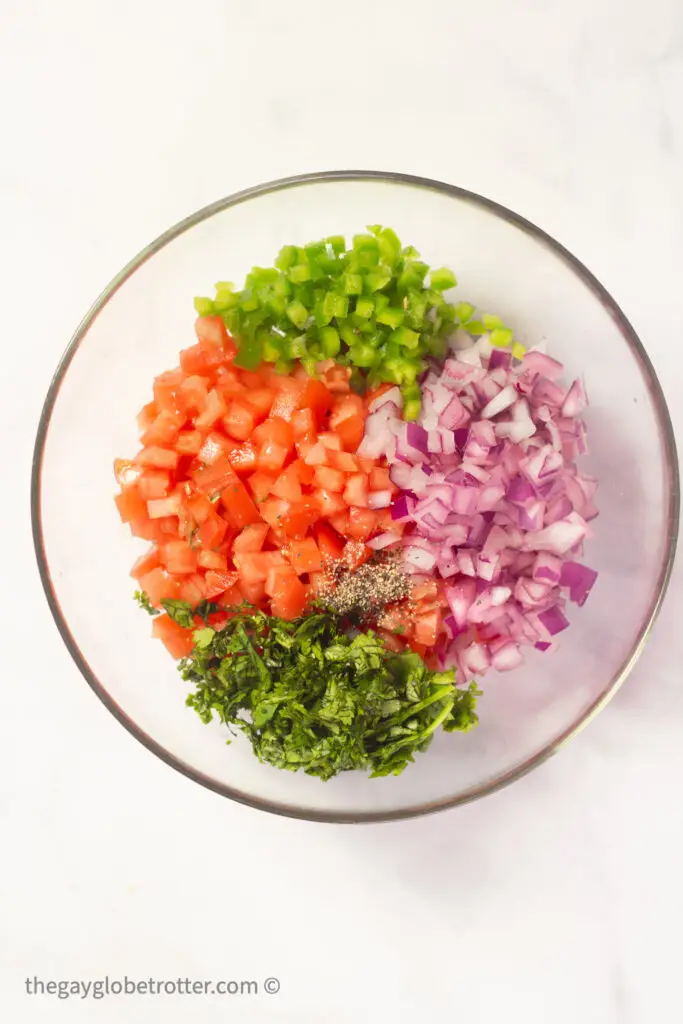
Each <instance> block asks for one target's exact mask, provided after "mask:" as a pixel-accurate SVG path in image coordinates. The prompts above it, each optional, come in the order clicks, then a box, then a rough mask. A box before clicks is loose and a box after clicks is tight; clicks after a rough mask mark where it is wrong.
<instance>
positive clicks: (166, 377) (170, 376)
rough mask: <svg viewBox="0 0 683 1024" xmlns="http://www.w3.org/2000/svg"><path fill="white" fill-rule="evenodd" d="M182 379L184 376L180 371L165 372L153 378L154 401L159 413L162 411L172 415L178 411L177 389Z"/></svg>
mask: <svg viewBox="0 0 683 1024" xmlns="http://www.w3.org/2000/svg"><path fill="white" fill-rule="evenodd" d="M184 379H185V374H184V372H183V370H182V369H177V370H167V371H166V373H160V374H159V376H158V377H155V378H154V387H153V391H154V401H155V402H156V404H157V408H158V409H159V412H161V410H162V409H167V410H168V411H169V412H173V413H175V412H178V411H180V404H179V402H178V389H179V388H180V385H181V384H182V383H183V381H184Z"/></svg>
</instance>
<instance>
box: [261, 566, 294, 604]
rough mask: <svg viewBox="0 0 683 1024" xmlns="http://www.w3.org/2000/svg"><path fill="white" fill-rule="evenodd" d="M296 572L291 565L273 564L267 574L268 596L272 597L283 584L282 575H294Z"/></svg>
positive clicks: (266, 586)
mask: <svg viewBox="0 0 683 1024" xmlns="http://www.w3.org/2000/svg"><path fill="white" fill-rule="evenodd" d="M292 575H294V572H293V570H292V567H291V565H272V566H271V567H270V569H269V570H268V575H267V576H266V582H265V588H266V594H267V595H268V597H272V596H273V594H275V593H276V592H277V591H278V590H279V589H280V586H281V582H280V579H279V577H280V576H292Z"/></svg>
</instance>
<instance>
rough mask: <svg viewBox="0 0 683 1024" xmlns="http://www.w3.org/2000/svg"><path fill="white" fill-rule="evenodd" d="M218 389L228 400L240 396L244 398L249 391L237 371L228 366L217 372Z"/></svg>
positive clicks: (220, 368)
mask: <svg viewBox="0 0 683 1024" xmlns="http://www.w3.org/2000/svg"><path fill="white" fill-rule="evenodd" d="M216 389H217V390H218V391H220V393H221V394H222V395H223V398H226V399H228V398H236V397H237V396H238V395H241V396H242V397H244V395H245V394H246V391H247V388H246V386H245V385H244V384H243V383H242V381H241V380H240V378H239V377H238V376H237V373H236V372H235V370H234V369H228V367H226V366H219V367H218V369H217V370H216Z"/></svg>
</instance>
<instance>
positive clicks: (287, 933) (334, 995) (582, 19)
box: [0, 0, 683, 1024]
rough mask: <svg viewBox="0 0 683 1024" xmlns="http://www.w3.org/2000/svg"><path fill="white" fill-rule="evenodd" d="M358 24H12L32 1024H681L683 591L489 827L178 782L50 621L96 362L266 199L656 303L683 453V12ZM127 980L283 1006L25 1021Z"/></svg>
mask: <svg viewBox="0 0 683 1024" xmlns="http://www.w3.org/2000/svg"><path fill="white" fill-rule="evenodd" d="M330 6H331V5H330ZM327 7H328V5H326V4H321V3H320V2H318V0H298V2H296V3H290V4H283V3H279V2H278V3H275V2H272V0H270V2H262V3H256V4H248V3H247V2H246V0H231V2H229V3H221V2H219V0H212V2H208V0H206V2H205V0H195V2H194V3H192V4H191V5H187V4H184V3H181V2H179V0H166V2H164V3H161V2H146V3H145V2H143V3H139V2H138V3H132V2H128V0H116V2H114V0H98V2H96V3H92V2H89V0H63V2H62V3H60V4H52V3H49V2H29V0H23V2H18V0H4V2H3V3H1V4H0V133H1V134H0V212H1V215H2V216H1V218H0V269H1V271H2V276H1V278H0V279H1V280H2V285H3V287H2V294H3V303H2V332H1V333H2V343H1V344H2V363H1V364H0V365H1V366H2V369H1V370H0V379H1V380H2V402H1V403H0V424H1V426H2V431H1V436H2V438H3V442H4V443H3V456H4V457H3V470H4V471H3V475H2V501H1V502H0V522H1V526H2V529H1V531H0V536H2V538H3V559H2V584H3V585H2V588H0V630H1V632H2V640H3V647H2V653H3V658H2V677H3V699H2V702H1V704H0V831H1V835H2V841H1V843H0V851H1V852H0V1017H2V1019H4V1020H7V1021H11V1022H12V1024H24V1022H30V1024H33V1022H42V1021H52V1020H69V1021H71V1020H74V1021H88V1022H90V1021H95V1020H97V1021H105V1022H107V1024H108V1022H118V1021H120V1020H124V1019H125V1020H127V1021H130V1024H137V1022H142V1021H145V1022H146V1021H156V1020H161V1019H163V1020H165V1021H167V1022H171V1024H175V1022H181V1021H186V1020H188V1019H190V1020H193V1021H197V1022H201V1024H204V1022H214V1021H223V1020H238V1021H240V1022H242V1021H244V1022H252V1021H254V1022H266V1021H273V1022H276V1021H282V1022H285V1021H286V1022H290V1021H291V1022H297V1024H319V1022H321V1021H325V1022H330V1024H351V1022H356V1021H363V1022H365V1021H367V1022H370V1021H389V1020H392V1021H396V1022H408V1021H412V1020H414V1019H424V1020H428V1021H435V1022H436V1021H438V1022H441V1021H444V1022H446V1021H458V1022H462V1024H498V1022H499V1021H515V1022H516V1021H523V1022H524V1024H549V1022H552V1024H575V1022H577V1021H581V1022H582V1024H654V1022H657V1024H659V1022H666V1024H669V1022H672V1024H673V1022H674V1021H678V1020H680V1019H681V1017H682V1015H683V996H682V994H681V979H680V968H679V959H680V958H679V955H678V953H677V947H678V946H679V945H680V919H681V913H682V912H683V885H682V882H681V862H682V854H683V819H682V814H681V797H680V784H681V779H682V778H683V742H682V740H683V727H682V713H683V689H682V687H681V675H682V673H681V664H682V662H683V643H682V637H683V630H681V615H682V613H683V580H682V575H681V571H680V566H679V568H678V571H677V572H676V573H675V576H674V580H673V583H672V587H671V591H670V594H669V597H668V600H667V603H666V605H665V608H664V611H663V613H662V615H661V617H660V620H659V622H658V624H657V627H656V630H655V633H654V636H653V638H652V641H651V643H650V644H649V646H648V648H647V650H646V652H645V654H644V656H643V657H642V659H641V661H640V663H639V665H638V666H637V668H636V670H635V671H634V672H633V675H632V677H631V678H630V680H629V681H628V683H627V684H626V686H625V687H624V688H623V690H622V691H621V693H620V694H619V695H618V696H617V698H616V699H615V701H614V702H613V703H612V705H611V706H610V707H609V708H608V710H607V711H606V712H605V713H604V714H603V715H602V716H601V717H600V718H599V719H598V720H597V721H596V722H595V723H594V724H593V725H592V726H591V727H590V729H589V730H588V731H587V732H585V733H584V734H583V735H582V736H581V737H580V738H579V739H577V740H576V741H575V742H574V743H573V744H572V745H571V746H570V748H569V749H568V750H566V751H565V752H564V753H562V754H561V755H560V756H559V757H557V758H555V759H554V760H553V761H551V762H550V763H549V764H547V765H546V766H545V767H544V768H542V769H541V770H539V771H537V772H536V773H534V774H532V775H531V776H529V777H527V778H526V779H524V780H523V781H521V782H518V783H517V784H516V785H515V786H514V787H512V788H510V789H508V790H506V791H504V792H502V793H499V794H498V795H496V796H494V797H491V798H489V799H487V800H485V801H483V802H480V803H478V804H476V805H472V806H469V807H466V808H463V809H460V810H457V811H453V812H450V813H446V814H442V815H438V816H436V817H432V818H428V819H424V820H417V821H413V822H408V823H404V824H398V825H385V826H367V827H359V828H351V827H324V826H320V825H311V824H305V823H297V822H294V821H288V820H280V819H277V818H271V817H268V816H266V815H263V814H259V813H257V812H255V811H250V810H247V809H244V808H241V807H238V806H233V805H231V804H229V803H228V802H226V801H224V800H222V799H221V798H219V797H217V796H215V795H213V794H211V793H209V792H206V791H204V790H202V789H201V788H200V787H198V786H196V785H194V784H192V783H190V782H188V781H187V780H186V779H184V778H182V777H181V776H179V775H177V774H176V773H174V772H172V771H171V770H170V769H168V768H167V767H166V766H165V765H163V764H162V763H161V762H160V761H157V760H156V759H155V758H154V757H152V756H151V755H150V754H149V753H148V752H147V751H146V750H145V749H143V748H142V747H141V746H140V745H139V744H137V743H136V742H135V741H134V740H132V739H131V737H130V736H128V734H127V733H125V732H124V731H123V730H122V729H121V728H120V727H119V726H118V725H117V723H116V722H115V721H114V719H113V718H112V717H111V716H110V715H109V714H108V713H107V712H106V711H105V709H104V708H103V707H102V706H101V705H100V704H99V702H98V701H97V700H95V698H94V697H93V695H92V693H91V692H90V690H89V689H88V687H87V686H86V685H85V683H84V682H83V680H82V679H81V677H80V676H79V674H78V672H77V670H76V669H75V667H74V666H73V664H72V663H71V661H70V659H69V656H68V654H67V652H66V650H65V649H64V648H63V646H62V643H61V641H60V639H59V637H58V635H57V631H56V629H55V627H54V625H53V624H52V620H51V618H50V616H49V613H48V610H47V607H46V605H45V602H44V600H43V597H42V593H41V590H40V587H39V583H38V578H37V572H36V570H35V568H34V563H33V554H32V545H31V540H30V530H29V512H28V479H29V460H30V455H31V449H32V444H33V434H34V429H35V425H36V421H37V417H38V414H39V410H40V406H41V403H42V399H43V395H44V392H45V390H46V388H47V385H48V382H49V379H50V376H51V373H52V371H53V368H54V365H55V363H56V361H57V359H58V357H59V355H60V353H61V351H62V349H63V347H64V345H65V343H66V341H67V340H68V337H69V336H70V334H71V332H72V330H73V328H74V326H75V324H76V323H77V321H78V320H79V318H80V317H81V315H82V313H83V312H84V310H85V309H86V308H87V306H88V305H89V303H90V302H91V300H92V299H93V298H94V297H95V296H96V295H97V293H98V292H99V291H100V289H101V288H102V286H103V285H104V284H105V283H106V282H107V281H108V279H109V278H110V277H111V276H112V275H113V274H114V273H115V272H116V271H117V270H118V269H119V268H120V267H121V266H122V264H123V263H124V262H125V261H126V260H127V259H128V258H129V257H130V256H132V255H133V254H134V253H135V252H136V251H137V250H138V249H140V248H141V247H142V246H143V245H144V244H145V243H147V242H148V241H149V240H150V239H151V238H153V237H154V236H155V235H157V234H158V233H159V232H160V231H161V230H163V229H164V228H165V227H166V226H168V225H169V224H171V223H173V222H174V221H176V220H178V219H179V218H180V217H182V216H184V215H185V214H187V213H188V212H190V211H192V210H194V209H195V208H197V207H199V206H201V205H203V204H205V203H207V202H209V201H211V200H213V199H215V198H217V197H219V196H222V195H224V194H226V193H229V192H231V191H234V190H236V189H239V188H242V187H244V186H247V185H249V184H251V183H253V182H256V181H260V180H266V179H270V178H274V177H277V176H280V175H283V174H289V173H297V172H300V171H304V170H311V169H319V168H335V167H345V166H346V167H349V166H350V167H370V168H384V169H396V170H404V171H407V172H413V173H418V174H424V175H428V176H432V177H436V178H441V179H444V180H448V181H452V182H455V183H458V184H460V185H463V186H465V187H467V188H470V189H473V190H475V191H479V192H482V193H484V194H485V195H490V196H492V197H493V198H496V199H498V200H499V201H501V202H502V203H504V204H506V205H508V206H510V207H512V208H513V209H516V210H518V211H519V212H520V213H522V214H525V215H526V216H528V217H529V218H531V219H532V220H534V221H536V222H538V223H539V224H541V225H542V226H544V227H545V228H546V229H547V230H549V231H550V232H551V233H552V234H554V235H555V236H556V237H557V238H559V239H561V240H562V241H563V242H564V243H565V244H566V245H567V246H568V247H569V248H570V249H572V250H573V251H574V252H575V253H576V254H577V255H578V256H580V257H581V258H582V259H583V260H584V261H585V262H586V263H587V264H588V265H589V266H590V267H591V269H592V270H593V271H594V272H595V273H596V274H597V275H598V277H599V278H600V279H601V280H602V281H603V282H604V283H605V285H606V286H607V287H608V288H609V289H610V290H611V291H612V293H613V294H614V295H615V296H616V298H617V299H618V301H620V302H621V304H622V305H623V307H624V308H625V309H626V311H627V313H628V315H629V316H630V317H631V319H632V321H633V323H634V325H635V327H636V329H637V330H639V331H640V333H641V336H642V338H643V340H644V341H645V344H646V345H647V347H648V349H649V351H650V354H651V356H652V358H653V360H654V363H655V366H656V368H657V370H658V372H659V374H660V376H661V379H662V381H663V385H664V388H665V391H666V393H667V396H668V398H669V401H670V404H671V409H672V414H673V418H674V422H675V425H676V427H677V430H678V431H679V433H680V431H681V428H682V427H683V402H682V401H681V397H680V395H681V389H680V379H681V371H682V370H683V357H682V356H681V339H680V337H679V333H680V323H681V320H682V318H683V316H682V315H683V308H682V303H683V300H682V299H681V296H682V294H683V289H682V288H681V272H682V265H683V264H682V260H681V256H682V254H683V246H682V243H681V239H682V238H683V189H682V187H681V183H682V182H683V129H682V128H681V124H682V122H681V116H680V111H681V105H682V103H683V8H682V7H681V6H680V3H678V0H651V2H650V3H649V4H647V5H643V4H642V3H640V2H636V0H571V2H570V0H519V2H517V3H510V2H509V0H482V2H481V3H479V4H478V5H474V4H470V3H464V2H462V0H441V2H436V0H424V2H422V3H420V4H415V3H408V2H405V0H393V2H388V0H387V2H385V0H381V2H378V0H375V3H373V4H370V3H367V2H360V0H346V2H345V3H343V4H337V5H335V6H334V10H333V11H332V10H330V11H328V10H327ZM259 21H260V25H259ZM107 973H108V974H109V975H110V976H111V977H119V976H121V975H123V974H125V973H128V974H129V975H130V976H133V977H136V978H147V977H149V976H150V975H152V976H155V977H158V978H175V977H177V976H178V975H182V976H183V977H184V976H189V977H194V978H200V979H201V978H214V979H219V978H226V979H231V978H245V979H249V978H257V979H263V978H265V977H266V976H269V975H272V976H277V977H278V978H280V980H281V986H282V987H281V991H280V993H279V994H278V995H273V996H269V995H266V994H262V995H260V996H258V997H252V998H249V997H242V998H237V997H233V998H232V999H230V998H228V997H225V996H224V997H222V998H221V997H215V998H206V999H204V998H198V997H192V996H160V997H157V998H154V997H150V996H142V995H141V996H137V997H135V998H132V997H129V998H127V999H124V997H119V998H118V999H117V998H115V997H110V998H108V999H103V1000H101V1001H99V1002H93V1001H92V1000H91V999H88V1000H78V999H76V998H73V999H70V1000H68V1001H66V1000H65V1001H60V1000H58V999H56V998H49V997H47V996H45V997H43V998H40V997H29V996H27V995H26V994H25V989H24V979H25V977H26V976H27V975H30V976H33V975H38V976H42V977H43V978H45V979H47V978H50V977H51V978H55V979H58V978H62V979H71V978H83V979H87V978H97V977H101V976H104V975H105V974H107Z"/></svg>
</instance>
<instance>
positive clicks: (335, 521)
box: [328, 508, 349, 537]
mask: <svg viewBox="0 0 683 1024" xmlns="http://www.w3.org/2000/svg"><path fill="white" fill-rule="evenodd" d="M328 522H329V524H330V526H332V527H333V528H334V529H335V530H336V531H337V533H338V534H339V536H340V537H348V535H349V510H348V508H347V509H345V510H344V511H343V512H335V514H334V515H333V516H329V518H328Z"/></svg>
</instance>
